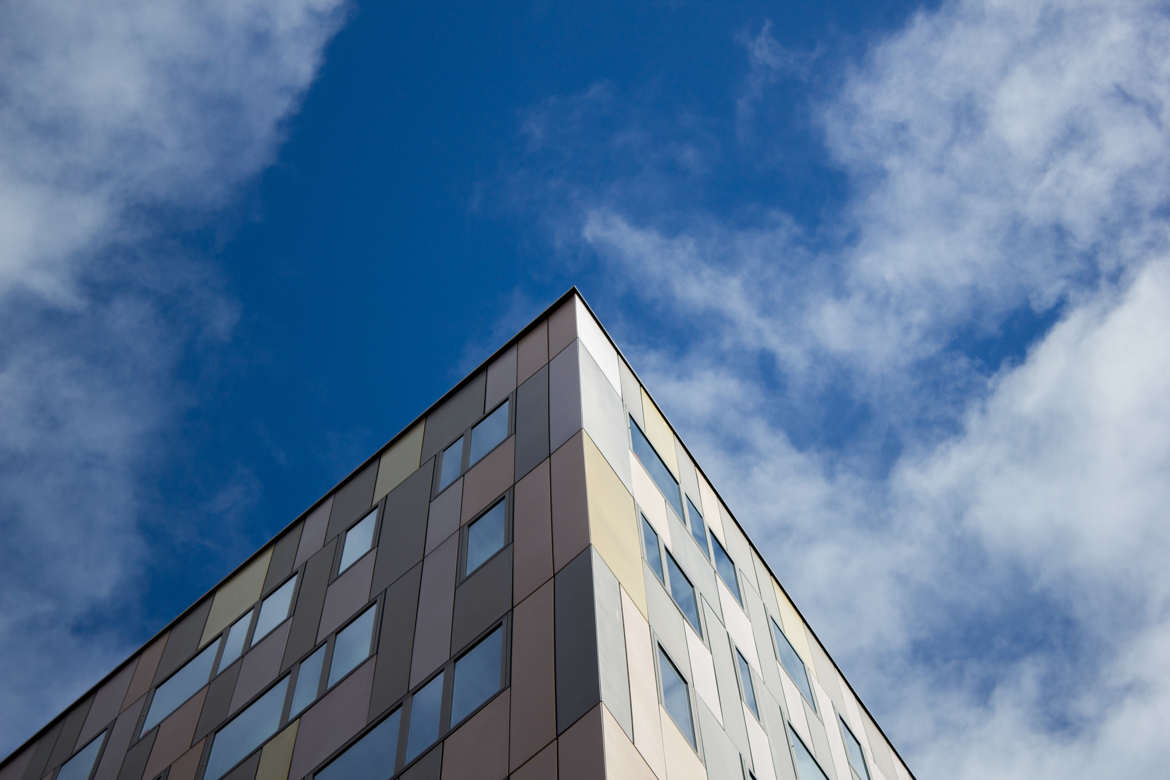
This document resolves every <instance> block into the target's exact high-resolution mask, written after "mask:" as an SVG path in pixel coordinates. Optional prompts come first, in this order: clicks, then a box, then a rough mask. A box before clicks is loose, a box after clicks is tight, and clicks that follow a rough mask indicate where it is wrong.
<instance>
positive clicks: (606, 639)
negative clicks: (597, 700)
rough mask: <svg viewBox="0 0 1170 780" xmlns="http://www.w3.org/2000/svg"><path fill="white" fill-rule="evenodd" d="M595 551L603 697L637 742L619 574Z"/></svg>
mask: <svg viewBox="0 0 1170 780" xmlns="http://www.w3.org/2000/svg"><path fill="white" fill-rule="evenodd" d="M589 549H590V551H592V553H593V588H594V616H595V617H596V620H597V661H598V673H599V676H600V685H601V700H602V701H603V702H605V704H606V706H607V707H608V708H609V711H610V713H611V714H612V715H613V716H614V719H615V720H617V722H618V724H619V725H620V726H621V727H622V730H623V731H625V732H626V737H627V738H628V739H629V740H630V741H631V742H633V741H634V718H633V713H632V711H631V707H630V678H629V672H628V667H627V665H626V630H625V625H624V624H623V622H622V597H621V593H620V591H619V588H618V581H617V577H615V576H614V575H613V572H611V571H610V570H609V567H608V566H606V564H605V561H603V560H602V559H601V556H600V555H598V554H597V551H596V550H595V549H594V548H592V547H590V548H589Z"/></svg>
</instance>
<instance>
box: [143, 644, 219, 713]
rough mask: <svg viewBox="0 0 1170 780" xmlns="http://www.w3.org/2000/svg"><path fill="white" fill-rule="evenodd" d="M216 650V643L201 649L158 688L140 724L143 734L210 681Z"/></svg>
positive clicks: (217, 647)
mask: <svg viewBox="0 0 1170 780" xmlns="http://www.w3.org/2000/svg"><path fill="white" fill-rule="evenodd" d="M218 649H219V645H218V643H216V642H212V643H211V644H209V645H208V646H207V647H205V648H204V649H203V652H201V653H199V655H197V656H195V657H194V658H192V659H191V660H190V661H188V662H187V663H185V664H183V666H182V668H181V669H179V671H177V672H175V673H174V674H172V675H171V676H170V677H169V678H167V681H166V682H164V683H163V684H162V685H160V686H158V689H157V690H156V691H155V692H154V698H153V699H151V702H150V710H148V711H147V713H146V720H145V721H143V723H142V733H143V734H145V733H146V732H147V731H149V730H150V729H151V728H152V727H153V726H154V725H155V724H156V723H158V722H159V721H160V720H162V719H163V718H165V717H166V716H167V715H170V714H171V713H172V712H174V711H175V710H177V709H178V708H179V705H180V704H182V703H183V702H185V701H187V699H190V698H191V697H192V696H194V695H195V693H196V692H197V691H198V690H199V689H200V688H202V687H203V686H204V685H206V684H207V681H208V680H209V679H211V666H212V664H214V663H215V653H216V651H217V650H218Z"/></svg>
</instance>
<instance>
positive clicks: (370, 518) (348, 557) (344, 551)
mask: <svg viewBox="0 0 1170 780" xmlns="http://www.w3.org/2000/svg"><path fill="white" fill-rule="evenodd" d="M377 519H378V510H377V509H375V510H374V511H373V512H370V513H369V514H368V515H366V516H365V517H363V518H362V519H361V522H359V523H358V524H357V525H355V526H354V527H353V528H350V529H349V530H348V531H346V532H345V545H344V546H343V547H342V548H341V565H340V566H338V567H337V571H338V572H343V571H345V570H346V569H348V568H349V567H350V566H352V565H353V564H354V563H356V562H357V559H358V558H361V557H362V556H363V555H365V554H366V553H368V552H369V551H370V548H371V547H372V546H373V545H374V523H375V522H376V521H377Z"/></svg>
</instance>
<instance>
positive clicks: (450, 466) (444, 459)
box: [439, 436, 463, 490]
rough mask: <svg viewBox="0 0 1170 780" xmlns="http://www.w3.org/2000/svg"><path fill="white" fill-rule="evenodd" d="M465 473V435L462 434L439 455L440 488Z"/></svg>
mask: <svg viewBox="0 0 1170 780" xmlns="http://www.w3.org/2000/svg"><path fill="white" fill-rule="evenodd" d="M462 473H463V437H462V436H460V437H459V438H458V439H456V440H455V442H454V443H453V444H451V445H450V446H449V447H447V449H445V450H443V454H442V455H441V456H439V490H442V489H443V488H445V487H447V486H448V485H450V484H451V483H452V482H454V481H455V480H456V479H457V478H458V477H459V475H460V474H462Z"/></svg>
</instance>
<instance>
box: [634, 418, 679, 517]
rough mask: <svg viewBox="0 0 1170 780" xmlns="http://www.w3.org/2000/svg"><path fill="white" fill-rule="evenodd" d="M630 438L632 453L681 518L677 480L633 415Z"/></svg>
mask: <svg viewBox="0 0 1170 780" xmlns="http://www.w3.org/2000/svg"><path fill="white" fill-rule="evenodd" d="M630 440H631V441H632V442H633V446H634V454H635V455H637V456H638V460H640V461H641V462H642V465H643V466H644V467H645V468H646V473H647V474H649V475H650V479H652V480H654V484H656V485H658V489H659V490H661V491H662V495H664V496H666V500H667V502H668V503H669V504H670V506H671V507H672V508H673V509H674V513H675V514H676V515H678V518H679V519H680V520H682V519H683V508H682V498H681V496H680V494H679V492H678V482H677V481H675V479H674V475H673V474H671V473H670V469H668V468H667V467H666V463H664V462H663V460H662V458H660V457H659V456H658V451H657V450H656V449H654V445H653V444H651V443H650V440H649V439H647V438H646V434H644V433H642V429H641V428H639V427H638V423H636V422H634V418H633V417H631V418H630Z"/></svg>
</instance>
